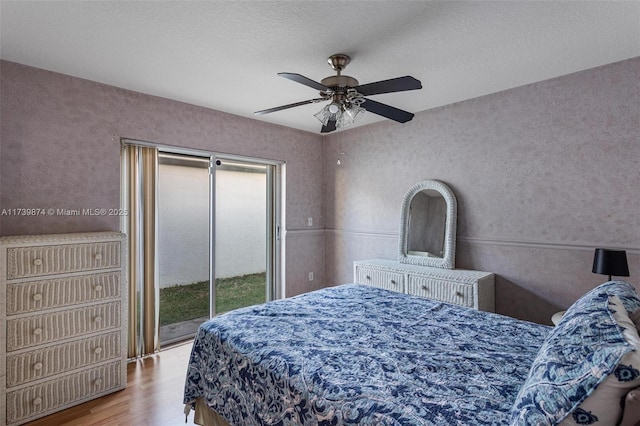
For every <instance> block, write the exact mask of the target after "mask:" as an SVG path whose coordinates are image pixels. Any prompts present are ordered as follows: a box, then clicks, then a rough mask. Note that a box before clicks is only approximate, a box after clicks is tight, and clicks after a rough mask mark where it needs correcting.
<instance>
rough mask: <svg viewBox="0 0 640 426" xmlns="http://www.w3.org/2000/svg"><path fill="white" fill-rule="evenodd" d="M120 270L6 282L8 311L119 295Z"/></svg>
mask: <svg viewBox="0 0 640 426" xmlns="http://www.w3.org/2000/svg"><path fill="white" fill-rule="evenodd" d="M120 277H121V274H120V272H111V273H106V274H93V275H82V276H75V277H66V278H58V279H51V280H43V281H31V282H26V283H25V282H22V283H11V284H7V315H16V314H22V313H29V312H36V311H41V310H44V309H51V308H59V307H65V306H72V305H77V304H81V303H85V302H96V301H100V300H101V299H106V298H117V297H120V287H121V285H122V284H121V282H120Z"/></svg>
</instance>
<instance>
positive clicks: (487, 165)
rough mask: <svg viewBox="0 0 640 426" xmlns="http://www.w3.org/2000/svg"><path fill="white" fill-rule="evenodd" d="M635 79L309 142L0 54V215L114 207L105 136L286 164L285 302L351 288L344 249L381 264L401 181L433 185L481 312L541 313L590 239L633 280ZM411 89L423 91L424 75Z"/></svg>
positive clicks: (579, 84)
mask: <svg viewBox="0 0 640 426" xmlns="http://www.w3.org/2000/svg"><path fill="white" fill-rule="evenodd" d="M638 81H640V58H635V59H632V60H628V61H623V62H620V63H616V64H612V65H608V66H605V67H600V68H596V69H592V70H587V71H583V72H580V73H576V74H573V75H569V76H564V77H560V78H556V79H553V80H548V81H544V82H540V83H536V84H532V85H528V86H524V87H519V88H515V89H512V90H508V91H505V92H501V93H496V94H493V95H489V96H484V97H481V98H477V99H472V100H469V101H465V102H461V103H457V104H454V105H448V106H445V107H442V108H437V109H433V110H429V111H425V112H422V113H419V114H417V115H416V117H415V118H414V120H413V121H411V122H409V123H407V124H404V125H400V124H396V123H391V122H382V123H377V124H373V125H369V126H365V127H362V128H357V129H353V130H348V131H345V132H340V133H337V134H333V135H330V136H329V137H326V138H324V141H325V142H324V144H323V142H322V139H321V137H320V136H318V135H314V134H310V133H306V132H301V131H297V130H292V129H287V128H284V127H280V126H274V125H269V124H266V123H263V122H260V121H257V120H251V119H246V118H242V117H238V116H233V115H229V114H225V113H222V112H218V111H213V110H210V109H206V108H201V107H196V106H193V105H188V104H184V103H179V102H175V101H170V100H167V99H161V98H157V97H152V96H148V95H144V94H141V93H136V92H131V91H127V90H123V89H119V88H115V87H111V86H106V85H102V84H99V83H95V82H90V81H86V80H81V79H78V78H74V77H71V76H65V75H61V74H56V73H51V72H47V71H42V70H38V69H34V68H30V67H25V66H22V65H18V64H14V63H10V62H6V61H0V124H1V126H0V138H1V139H0V142H1V143H0V154H1V157H0V168H1V170H0V183H1V186H0V208H5V209H8V208H20V207H33V208H83V207H85V208H96V207H98V208H111V207H118V206H119V188H120V157H119V153H120V150H119V143H118V138H119V137H127V138H132V139H141V140H147V141H153V142H157V143H162V144H168V145H178V146H183V147H188V148H195V149H204V150H210V151H217V152H226V153H233V154H241V155H248V156H255V157H262V158H270V159H277V160H285V161H286V162H287V195H288V196H287V228H288V239H287V261H288V262H287V271H286V273H287V288H288V291H287V294H288V295H293V294H298V293H301V292H304V291H309V290H311V289H314V288H318V287H321V286H323V285H324V284H327V285H333V284H338V283H343V282H348V281H352V262H353V260H357V259H365V258H371V257H386V258H395V256H396V254H397V244H398V234H397V233H398V228H399V219H400V203H401V201H402V197H403V195H404V193H405V191H406V190H407V189H409V187H410V186H411V185H413V184H414V183H416V182H418V181H419V180H422V179H425V178H434V179H440V180H443V181H445V182H447V183H448V184H449V185H450V186H451V187H452V189H453V190H454V192H455V193H456V195H457V197H458V204H459V210H458V214H459V220H458V250H457V258H456V259H457V266H458V267H460V268H469V269H479V270H485V271H491V272H495V273H496V274H498V278H497V300H496V302H497V310H498V312H501V313H504V314H507V315H512V316H515V317H519V318H525V319H529V320H533V321H538V322H544V323H548V322H549V319H550V317H551V314H552V313H553V312H555V311H556V310H559V309H562V308H566V307H567V306H568V305H569V304H570V303H571V302H572V301H573V300H575V299H576V298H577V297H578V296H579V295H580V294H582V293H584V292H585V291H587V290H588V289H589V288H591V287H593V286H594V285H596V284H598V283H599V282H602V281H603V279H604V277H602V276H599V275H594V274H592V273H591V272H590V271H591V262H592V256H593V249H594V248H595V247H618V248H623V249H627V250H628V255H629V263H630V268H631V277H630V278H629V281H631V282H633V283H635V284H638V277H640V214H639V212H640V192H639V191H638V188H640V172H639V168H640V137H639V136H640V130H639V129H640V105H639V102H638V99H639V98H640V93H639V92H640V88H639V86H638V83H637V82H638ZM423 90H424V92H425V95H426V96H428V84H425V89H423ZM341 150H344V151H345V152H346V155H345V156H343V157H342V164H341V166H337V165H336V160H337V158H338V155H339V153H340V151H341ZM308 217H313V218H314V227H312V228H309V227H307V226H306V221H307V218H308ZM115 229H118V221H117V219H116V218H109V217H95V216H94V217H61V216H43V217H32V218H24V217H9V216H0V235H14V234H38V233H60V232H80V231H99V230H115ZM325 253H326V259H325ZM310 271H313V272H314V275H315V280H314V281H313V282H311V283H310V282H308V278H307V276H308V272H310Z"/></svg>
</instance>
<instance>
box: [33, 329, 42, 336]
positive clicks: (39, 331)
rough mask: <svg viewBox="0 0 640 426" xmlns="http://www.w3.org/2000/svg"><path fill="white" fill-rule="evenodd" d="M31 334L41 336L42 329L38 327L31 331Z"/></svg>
mask: <svg viewBox="0 0 640 426" xmlns="http://www.w3.org/2000/svg"><path fill="white" fill-rule="evenodd" d="M33 334H35V335H36V336H39V335H41V334H42V329H41V328H40V327H38V328H34V329H33Z"/></svg>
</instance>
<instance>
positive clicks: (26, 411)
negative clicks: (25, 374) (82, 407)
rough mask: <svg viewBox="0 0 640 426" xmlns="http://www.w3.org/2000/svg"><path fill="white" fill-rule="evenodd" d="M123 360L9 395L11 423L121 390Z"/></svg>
mask: <svg viewBox="0 0 640 426" xmlns="http://www.w3.org/2000/svg"><path fill="white" fill-rule="evenodd" d="M121 372H122V365H121V361H116V362H113V363H110V364H106V365H102V366H99V367H95V368H92V369H89V370H84V371H81V372H78V373H74V374H70V375H69V376H66V377H63V378H60V379H57V380H51V381H48V382H44V383H40V384H38V385H34V386H30V387H26V388H22V389H20V390H17V391H14V392H8V393H7V424H14V423H18V422H20V421H22V420H24V419H29V418H31V417H34V416H40V415H44V414H46V413H48V412H54V411H58V410H59V409H61V408H64V407H65V406H68V405H75V404H74V403H75V402H78V401H82V400H88V399H92V398H93V397H94V396H95V395H98V394H101V393H105V392H107V391H110V390H115V389H118V388H119V387H121V385H122V383H121V380H122V379H121V378H122V374H121Z"/></svg>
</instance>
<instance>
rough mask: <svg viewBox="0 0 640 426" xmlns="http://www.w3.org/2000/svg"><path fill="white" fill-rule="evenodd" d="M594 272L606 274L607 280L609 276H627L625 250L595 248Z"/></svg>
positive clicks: (627, 266)
mask: <svg viewBox="0 0 640 426" xmlns="http://www.w3.org/2000/svg"><path fill="white" fill-rule="evenodd" d="M591 272H593V273H594V274H602V275H608V276H609V281H611V276H612V275H613V276H616V277H628V276H629V265H628V264H627V252H626V251H624V250H610V249H603V248H597V249H596V253H595V255H594V257H593V270H592V271H591Z"/></svg>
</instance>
